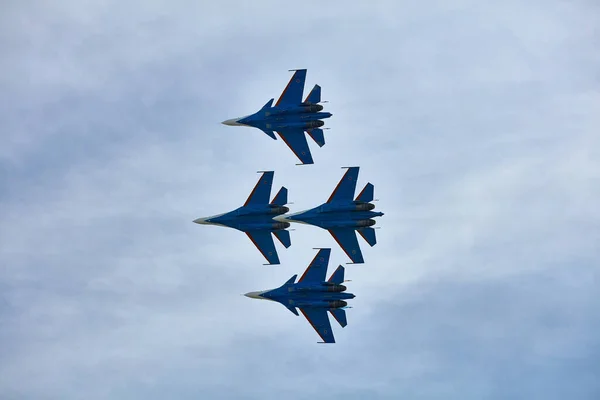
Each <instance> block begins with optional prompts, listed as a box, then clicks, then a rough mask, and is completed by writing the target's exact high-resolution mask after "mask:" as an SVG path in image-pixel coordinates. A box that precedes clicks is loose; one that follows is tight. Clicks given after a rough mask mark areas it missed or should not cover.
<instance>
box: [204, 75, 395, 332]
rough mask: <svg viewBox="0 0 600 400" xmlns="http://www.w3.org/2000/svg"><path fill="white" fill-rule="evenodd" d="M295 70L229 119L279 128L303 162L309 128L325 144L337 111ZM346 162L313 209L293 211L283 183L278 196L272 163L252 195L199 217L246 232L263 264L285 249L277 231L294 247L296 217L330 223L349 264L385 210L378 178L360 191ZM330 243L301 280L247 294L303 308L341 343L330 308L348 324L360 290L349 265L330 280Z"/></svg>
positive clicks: (359, 259) (357, 260)
mask: <svg viewBox="0 0 600 400" xmlns="http://www.w3.org/2000/svg"><path fill="white" fill-rule="evenodd" d="M291 71H294V75H293V76H292V78H291V79H290V81H289V83H288V85H287V86H286V88H285V89H284V90H283V93H282V94H281V96H280V97H279V100H277V102H276V103H275V104H274V105H273V102H274V100H275V99H270V100H269V101H268V102H267V103H266V104H265V105H264V106H263V107H262V108H261V109H260V110H259V111H257V112H256V113H254V114H251V115H247V116H245V117H240V118H233V119H228V120H226V121H223V122H222V123H223V124H224V125H229V126H248V127H254V128H258V129H260V130H262V131H263V132H264V133H266V134H267V135H268V136H269V137H271V138H272V139H275V140H276V139H277V137H276V136H275V132H276V133H277V134H278V135H279V136H280V137H281V139H283V141H284V142H285V144H286V145H287V146H288V147H289V148H290V149H291V150H292V152H293V153H294V154H295V155H296V157H298V159H299V160H300V162H301V164H298V165H304V164H314V161H313V158H312V154H311V152H310V149H309V147H308V142H307V140H306V135H305V132H306V133H307V134H308V135H309V136H310V137H311V138H312V139H313V140H314V141H315V142H316V143H317V145H319V147H323V146H324V145H325V137H324V134H323V129H322V128H321V127H322V126H323V125H324V122H323V121H322V120H323V119H326V118H329V117H331V116H332V114H331V113H329V112H323V106H322V105H321V104H320V103H324V102H323V101H321V87H320V86H319V85H315V86H314V87H313V89H312V90H311V91H310V93H309V94H308V96H307V97H306V98H305V99H304V100H302V97H303V92H304V84H305V80H306V69H298V70H291ZM342 168H347V170H346V172H345V174H344V175H343V176H342V178H341V180H340V181H339V183H338V184H337V186H336V187H335V189H334V190H333V192H332V193H331V195H330V196H329V198H328V199H327V201H326V202H324V203H323V204H320V205H318V206H316V207H314V208H311V209H309V210H305V211H300V212H295V213H292V214H288V212H289V211H290V209H289V208H288V207H287V206H286V204H288V189H287V188H286V187H281V189H279V191H278V192H277V194H276V195H275V197H274V198H273V200H271V201H269V199H270V198H271V190H272V186H273V178H274V174H275V173H274V171H259V172H261V173H262V175H261V177H260V179H259V180H258V182H257V183H256V185H255V186H254V189H252V191H251V192H250V195H249V196H248V198H247V199H246V202H245V203H244V204H243V205H242V206H240V207H238V208H236V209H235V210H233V211H229V212H226V213H223V214H218V215H214V216H211V217H206V218H197V219H195V220H194V222H195V223H197V224H202V225H220V226H224V227H228V228H233V229H237V230H239V231H242V232H244V233H245V234H246V235H247V236H248V238H249V239H250V240H251V241H252V243H253V244H254V245H255V246H256V248H257V249H258V250H259V251H260V253H261V254H262V255H263V256H264V258H265V259H266V260H267V264H265V265H274V264H279V263H280V260H279V255H278V253H277V249H276V248H275V243H274V240H273V236H275V237H276V238H277V239H278V240H279V242H280V243H281V244H282V245H283V246H284V247H285V248H288V247H290V246H291V244H292V242H291V237H290V232H289V231H288V230H287V229H288V228H289V227H290V226H291V224H292V223H300V224H307V225H313V226H317V227H319V228H322V229H326V230H328V231H329V233H330V234H331V236H332V237H333V238H334V240H335V241H336V242H337V243H338V245H339V246H340V247H341V249H342V250H343V251H344V252H345V253H346V255H347V256H348V257H349V258H350V260H351V261H352V262H351V263H349V264H361V263H364V258H363V255H362V252H361V249H360V246H359V243H358V239H357V236H356V233H358V234H360V235H361V236H362V238H363V239H364V240H365V241H366V242H367V243H368V244H369V245H370V246H374V245H375V244H376V243H377V240H376V237H375V230H374V229H373V228H372V226H373V225H375V223H376V221H375V220H374V218H375V217H380V216H382V215H383V213H382V212H378V211H374V208H375V205H374V204H373V201H374V186H373V184H371V183H367V184H366V185H365V186H364V188H363V189H362V191H361V192H360V193H359V194H358V196H356V198H355V197H354V195H355V192H356V184H357V180H358V173H359V167H342ZM330 255H331V249H330V248H321V249H319V251H318V253H317V255H316V256H315V257H314V259H313V260H312V262H311V263H310V264H309V266H308V267H307V269H306V271H305V272H304V274H303V275H302V276H301V278H300V279H299V280H298V282H296V278H297V275H294V276H293V277H292V278H290V279H289V280H288V281H287V282H286V283H284V284H283V285H282V286H280V287H279V288H276V289H272V290H264V291H258V292H249V293H246V296H247V297H250V298H254V299H261V300H271V301H276V302H279V303H281V304H282V305H284V306H285V307H286V308H288V309H289V310H290V311H291V312H292V313H294V314H295V315H299V314H298V312H297V311H296V308H298V309H300V311H301V312H302V314H303V315H304V316H305V317H306V319H307V320H308V322H309V323H310V324H311V325H312V327H313V328H314V329H315V331H316V332H317V333H318V334H319V336H320V337H321V339H322V340H323V342H322V343H335V339H334V336H333V332H332V331H331V325H330V323H329V318H328V315H327V312H328V311H329V313H331V315H332V316H333V317H334V318H335V319H336V321H337V322H338V323H339V324H340V325H341V326H342V327H345V326H346V325H347V319H346V312H345V309H346V308H348V303H347V301H346V300H349V299H352V298H354V295H353V294H351V293H346V286H344V285H343V283H344V282H346V281H344V274H345V269H344V267H342V266H341V265H340V266H338V268H337V269H336V270H335V272H334V273H333V274H332V275H331V277H330V278H329V279H328V280H325V278H326V274H327V268H328V265H329V258H330Z"/></svg>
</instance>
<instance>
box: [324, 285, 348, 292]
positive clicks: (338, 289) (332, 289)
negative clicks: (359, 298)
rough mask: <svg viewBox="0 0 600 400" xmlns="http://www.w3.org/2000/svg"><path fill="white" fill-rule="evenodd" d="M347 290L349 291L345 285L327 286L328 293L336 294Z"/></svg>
mask: <svg viewBox="0 0 600 400" xmlns="http://www.w3.org/2000/svg"><path fill="white" fill-rule="evenodd" d="M346 289H347V287H346V286H344V285H329V286H327V291H328V292H334V293H339V292H343V291H344V290H346Z"/></svg>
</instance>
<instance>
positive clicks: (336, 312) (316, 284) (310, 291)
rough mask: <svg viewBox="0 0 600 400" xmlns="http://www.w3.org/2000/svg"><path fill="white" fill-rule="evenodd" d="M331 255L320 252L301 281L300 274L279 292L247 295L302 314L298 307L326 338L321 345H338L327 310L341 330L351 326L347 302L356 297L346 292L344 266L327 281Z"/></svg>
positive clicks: (324, 251) (293, 277)
mask: <svg viewBox="0 0 600 400" xmlns="http://www.w3.org/2000/svg"><path fill="white" fill-rule="evenodd" d="M330 255H331V249H320V250H319V252H318V253H317V255H316V256H315V258H314V259H313V260H312V262H311V263H310V265H309V266H308V268H306V271H304V274H303V275H302V276H301V277H300V279H299V280H298V282H295V281H296V278H297V276H298V275H294V276H292V277H291V278H290V279H289V280H288V281H287V282H286V283H284V284H283V285H282V286H280V287H278V288H277V289H271V290H263V291H259V292H250V293H246V294H245V296H247V297H250V298H253V299H260V300H271V301H276V302H278V303H281V304H282V305H284V306H285V307H286V308H287V309H288V310H290V311H291V312H292V313H294V314H295V315H299V314H298V311H296V308H298V309H300V312H302V314H304V316H305V317H306V319H307V320H308V322H309V323H310V324H311V325H312V327H313V328H314V329H315V331H317V333H318V334H319V336H321V339H323V342H320V343H335V339H334V337H333V332H332V330H331V324H330V323H329V317H328V316H327V311H329V312H330V313H331V315H333V317H334V318H335V319H336V321H337V322H338V323H339V324H340V326H341V327H342V328H343V327H345V326H346V325H348V321H347V320H346V311H345V308H348V307H347V306H348V303H347V302H346V300H349V299H353V298H354V297H355V296H354V295H353V294H352V293H345V291H346V286H344V285H342V283H344V282H348V281H344V267H342V266H341V265H340V266H338V267H337V269H336V270H335V272H334V273H333V274H332V275H331V277H330V278H329V279H328V280H325V278H326V275H327V266H328V265H329V256H330Z"/></svg>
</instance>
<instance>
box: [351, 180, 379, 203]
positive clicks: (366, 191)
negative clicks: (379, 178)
mask: <svg viewBox="0 0 600 400" xmlns="http://www.w3.org/2000/svg"><path fill="white" fill-rule="evenodd" d="M374 195H375V187H374V186H373V184H372V183H370V182H369V183H367V184H366V185H365V187H364V188H363V190H362V191H361V192H360V194H359V195H358V197H356V201H362V202H365V203H370V202H372V201H373V197H374Z"/></svg>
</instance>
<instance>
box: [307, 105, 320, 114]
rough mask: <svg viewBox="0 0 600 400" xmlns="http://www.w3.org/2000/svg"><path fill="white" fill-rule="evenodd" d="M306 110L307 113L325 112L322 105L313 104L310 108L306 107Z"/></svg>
mask: <svg viewBox="0 0 600 400" xmlns="http://www.w3.org/2000/svg"><path fill="white" fill-rule="evenodd" d="M304 109H305V110H306V112H310V113H316V112H319V111H321V110H323V106H322V105H320V104H311V105H309V106H306V107H305V108H304Z"/></svg>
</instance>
